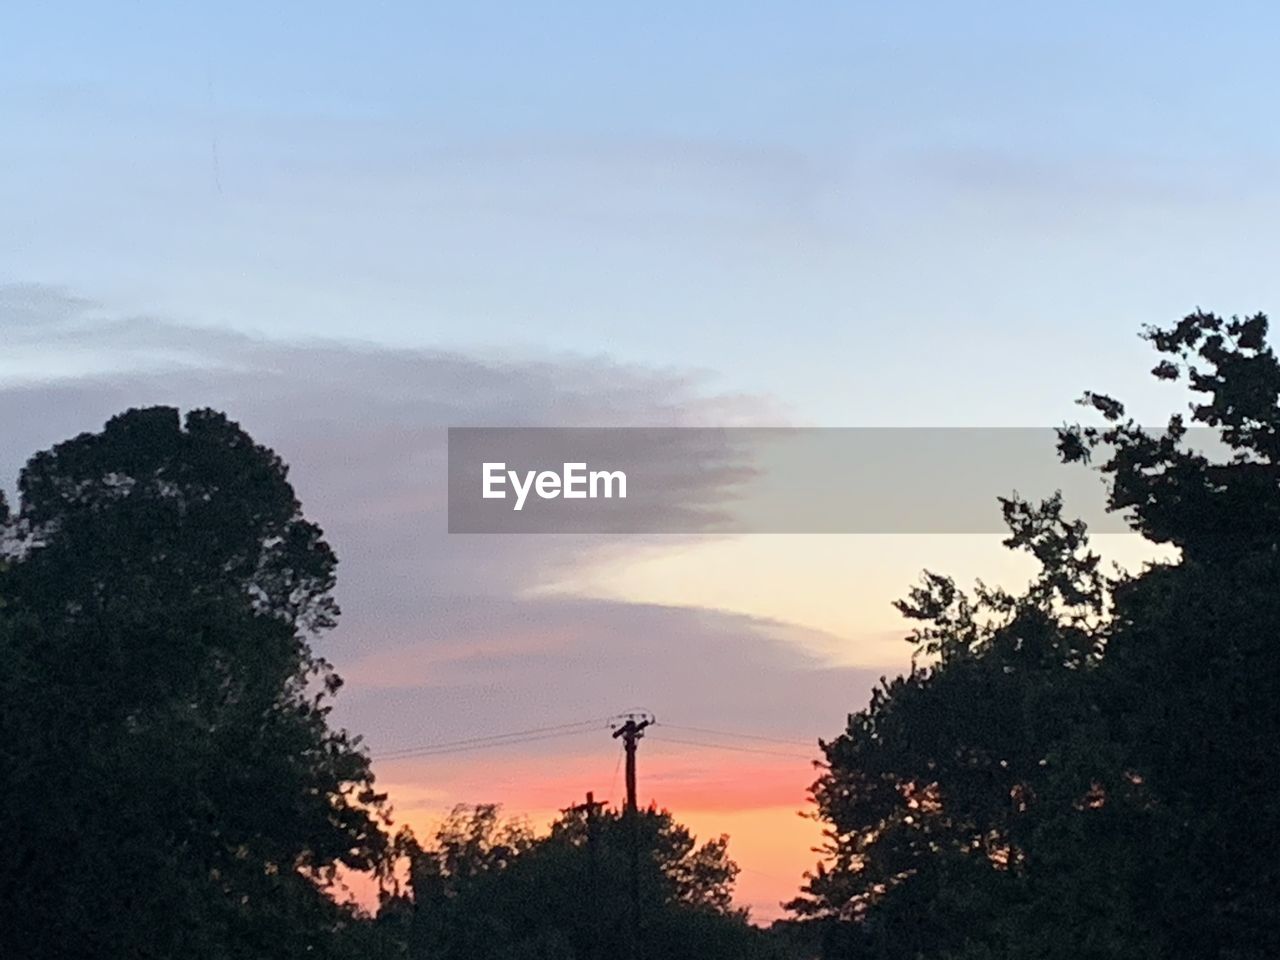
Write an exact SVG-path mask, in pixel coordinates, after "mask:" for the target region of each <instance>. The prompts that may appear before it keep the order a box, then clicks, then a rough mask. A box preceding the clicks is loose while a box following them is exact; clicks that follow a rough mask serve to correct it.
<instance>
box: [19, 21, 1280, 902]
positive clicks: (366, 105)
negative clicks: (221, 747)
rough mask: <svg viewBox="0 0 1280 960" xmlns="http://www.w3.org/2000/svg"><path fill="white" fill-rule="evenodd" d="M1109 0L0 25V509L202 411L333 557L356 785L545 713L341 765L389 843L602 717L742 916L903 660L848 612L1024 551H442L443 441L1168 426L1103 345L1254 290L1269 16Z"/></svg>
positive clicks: (986, 547) (627, 547) (987, 541)
mask: <svg viewBox="0 0 1280 960" xmlns="http://www.w3.org/2000/svg"><path fill="white" fill-rule="evenodd" d="M1117 6H1118V5H1115V4H1083V5H1082V4H1072V5H1060V7H1059V8H1057V9H1056V10H1050V9H1047V8H1044V7H1035V8H1034V12H1033V8H1032V6H1031V5H1026V4H1015V3H1005V4H996V3H987V4H981V3H980V4H966V5H963V6H959V5H955V4H935V5H931V4H907V5H895V6H893V7H892V8H890V7H889V6H887V5H884V4H865V3H852V4H850V3H839V4H836V3H832V4H823V3H817V4H747V5H743V4H728V3H705V4H697V5H689V4H657V5H654V4H647V5H644V6H626V7H624V6H620V5H614V6H610V5H601V4H598V3H597V4H568V3H554V4H538V5H516V4H511V5H506V6H502V5H493V4H484V3H475V4H457V5H441V4H421V3H394V2H389V3H381V4H370V5H363V6H360V7H358V8H357V7H356V6H353V5H351V4H343V5H336V4H332V5H331V4H317V3H307V4H296V5H291V6H278V5H273V6H272V7H271V8H270V9H268V8H266V7H264V5H261V4H249V3H226V2H220V3H207V4H203V5H195V4H193V5H173V4H159V3H130V4H109V5H104V4H63V3H49V4H41V5H39V6H38V7H37V6H36V5H31V9H30V10H29V11H28V12H26V13H25V14H24V15H23V17H22V27H21V29H16V30H15V29H3V30H0V125H2V126H0V129H3V130H4V132H5V135H4V149H3V151H0V170H3V173H4V175H3V176H0V285H2V286H0V345H2V348H0V470H2V473H0V477H2V478H3V479H2V480H0V482H2V483H3V484H4V486H5V488H6V489H10V490H11V489H12V487H13V482H14V480H15V479H16V475H17V471H18V469H19V467H20V466H21V463H22V461H23V460H24V459H25V457H26V456H28V455H29V454H30V453H32V452H34V451H35V450H36V449H39V448H42V447H45V446H48V445H49V444H51V443H53V442H56V441H58V440H60V439H64V438H66V437H69V436H71V435H73V434H75V433H77V432H79V431H82V430H88V429H96V428H98V427H100V426H101V424H102V422H103V421H104V420H105V419H106V418H107V417H108V416H110V415H111V414H112V413H114V412H117V411H119V410H121V409H123V408H125V407H127V406H131V405H139V404H145V403H169V404H176V405H180V406H183V407H189V406H193V405H211V406H215V407H218V408H221V409H225V410H226V411H227V412H228V413H230V414H231V415H232V416H233V417H235V418H236V419H238V420H239V421H240V422H241V423H242V424H243V425H244V426H245V428H246V429H247V430H249V432H250V433H252V434H253V435H254V436H255V437H256V438H257V439H259V440H260V441H262V442H264V443H267V444H269V445H271V446H273V447H275V448H276V449H277V450H278V451H279V452H280V453H281V454H282V456H284V458H285V459H286V460H287V461H288V462H289V463H290V464H291V465H292V473H291V478H292V480H293V482H294V484H295V486H296V487H297V490H298V492H299V494H300V496H301V498H302V501H303V504H304V507H305V509H306V512H307V514H308V516H310V517H311V518H313V519H315V520H316V521H318V522H319V523H320V524H321V525H322V526H323V527H324V528H325V530H326V532H327V534H328V535H329V538H330V540H331V541H332V543H333V544H334V546H335V548H336V549H337V551H338V554H339V556H340V558H341V568H340V584H339V599H340V601H341V603H342V605H343V608H344V617H343V621H342V624H341V626H340V627H339V628H338V630H337V631H335V633H334V634H333V635H332V636H330V637H328V638H326V639H325V640H324V641H323V650H324V652H325V653H326V655H328V656H330V657H331V659H332V660H333V661H334V662H335V663H336V664H337V666H338V668H339V671H340V672H341V673H342V674H343V675H344V676H345V677H346V679H347V681H348V685H347V687H346V688H345V689H344V691H343V694H342V696H341V698H340V704H341V705H340V708H339V711H338V719H339V720H340V721H341V722H342V723H343V724H345V725H347V726H348V727H350V728H351V729H353V730H356V731H359V732H362V733H363V734H365V735H366V738H367V742H368V744H369V747H370V749H371V751H372V752H373V754H374V755H375V757H385V755H386V754H387V753H391V752H394V751H398V750H402V749H404V750H407V749H408V748H415V747H424V748H425V747H429V746H430V745H438V744H449V743H455V742H456V741H459V740H471V739H474V738H481V737H487V736H491V735H498V734H505V733H510V732H513V731H523V730H531V729H540V728H544V727H550V726H554V727H559V726H561V725H566V724H580V726H578V727H575V728H574V729H573V730H572V731H568V732H569V733H570V734H571V735H566V736H556V737H548V738H545V739H537V740H531V741H529V742H524V743H520V744H517V745H514V746H506V747H492V746H485V747H483V748H479V747H477V746H475V745H472V746H471V747H470V748H468V749H462V748H458V749H456V750H452V751H451V752H441V751H439V750H437V751H436V752H435V754H434V755H423V756H416V757H410V758H408V759H400V760H393V759H385V758H384V759H379V760H378V761H377V764H376V769H377V770H378V773H379V777H380V780H381V781H382V782H384V783H385V784H386V785H387V786H388V787H389V788H390V789H391V791H392V796H393V799H394V800H395V802H396V806H397V809H398V810H399V812H400V814H401V815H402V816H403V817H404V818H405V819H406V820H408V821H409V822H412V823H417V824H422V825H425V824H429V823H430V822H431V821H432V820H433V819H434V818H436V817H438V816H439V815H440V814H442V813H443V812H444V811H446V810H447V809H448V808H449V807H450V806H451V805H453V804H454V803H460V802H469V803H475V802H486V801H496V802H501V803H503V804H504V806H505V808H506V809H507V811H508V812H510V813H512V814H527V815H529V816H530V817H532V818H533V819H534V820H535V822H540V821H543V820H545V819H546V818H547V817H549V816H551V815H552V814H553V813H554V811H555V810H556V809H558V808H560V807H564V806H567V805H568V804H570V803H573V802H577V801H580V800H581V799H582V796H583V794H585V792H586V791H588V790H593V791H594V792H595V793H596V795H597V797H606V798H609V799H611V800H614V801H616V800H617V799H618V798H619V796H620V789H621V778H620V776H619V774H618V772H617V767H618V763H617V761H618V744H617V742H616V741H614V740H612V739H611V738H610V736H609V732H608V728H607V724H606V722H605V721H606V718H608V717H609V716H611V715H613V714H616V713H618V712H620V711H623V710H627V709H630V708H633V707H639V708H645V709H648V710H651V711H653V712H654V713H655V714H657V716H658V719H659V721H660V724H659V726H657V727H655V728H654V729H653V731H652V735H651V736H650V737H648V738H646V740H645V741H644V743H643V745H642V747H641V762H640V771H641V777H640V782H641V799H642V800H643V801H646V802H647V801H649V800H653V801H656V802H657V803H659V804H660V805H662V806H666V807H669V808H670V809H671V810H672V811H673V812H674V813H675V814H676V815H677V817H678V818H679V819H681V820H683V821H684V822H686V823H688V824H689V825H690V826H692V827H693V828H694V829H695V830H696V831H697V832H698V833H699V834H701V835H704V836H710V835H715V834H718V833H720V832H727V833H729V834H730V835H731V838H732V839H731V844H730V851H731V853H732V854H733V855H734V856H735V857H736V858H737V859H738V860H739V861H740V863H741V865H742V867H743V873H742V875H741V877H740V882H739V893H740V901H741V902H742V903H743V904H745V905H750V906H751V907H752V909H753V914H754V915H755V916H757V917H760V918H762V919H764V918H769V917H772V916H775V915H777V913H778V910H777V904H778V901H780V900H782V899H786V898H788V897H790V896H792V895H794V893H795V891H796V889H797V887H798V885H799V882H800V874H801V872H802V871H803V870H804V869H806V868H807V867H809V866H811V865H812V863H813V862H814V855H813V854H811V853H810V852H809V850H808V848H809V847H810V846H811V845H812V844H813V843H814V842H815V841H816V839H817V836H816V828H815V826H814V825H813V824H812V823H810V822H808V821H805V820H803V819H801V818H800V817H799V816H798V815H797V812H798V811H802V810H804V809H805V788H806V786H807V785H808V783H809V782H810V781H811V780H812V778H813V770H812V767H811V765H810V761H811V759H812V758H813V757H815V756H816V753H817V751H816V741H817V739H818V738H819V737H828V738H829V737H833V736H835V735H836V734H837V733H839V731H840V729H841V727H842V724H843V722H844V717H845V715H846V714H847V713H849V712H851V711H854V710H857V709H859V708H860V707H861V706H862V705H863V704H864V703H865V701H866V698H867V693H868V690H869V689H870V686H871V684H872V683H873V682H874V681H875V680H876V678H877V677H879V676H881V675H882V674H884V673H886V672H895V671H898V670H901V669H903V668H904V667H905V666H906V664H907V662H908V658H909V655H910V649H909V647H908V646H907V645H906V644H904V643H903V642H902V639H901V637H902V635H903V633H904V625H903V624H902V623H901V621H900V620H899V619H898V617H897V615H896V614H895V613H894V611H893V610H892V608H891V607H890V601H891V600H892V599H893V598H895V597H898V596H901V595H902V594H903V593H904V592H905V590H906V588H907V587H908V586H909V585H910V584H911V583H912V582H913V581H914V579H915V578H916V576H917V574H918V572H919V570H920V569H921V568H922V567H926V566H927V567H930V568H932V569H937V570H940V571H944V572H953V573H955V574H957V575H958V576H960V577H961V578H962V579H966V580H967V579H970V578H972V577H974V576H983V577H986V578H988V579H992V580H997V581H1000V580H1003V581H1005V582H1008V583H1010V584H1011V585H1015V584H1016V583H1017V581H1018V580H1019V578H1021V577H1024V576H1025V575H1026V572H1027V567H1026V566H1025V565H1024V564H1023V563H1022V561H1020V560H1018V559H1017V558H1010V557H1007V556H1005V555H1004V553H1003V551H1002V550H1001V548H1000V546H999V538H998V537H995V536H950V537H945V536H926V535H917V536H898V537H888V536H877V537H872V536H859V537H854V536H825V537H824V536H810V537H801V536H756V537H741V538H736V539H724V538H716V539H712V538H701V539H699V538H681V539H674V538H666V539H663V538H656V537H655V538H641V537H636V536H630V537H614V538H606V537H596V538H589V539H588V538H569V537H547V536H527V537H464V536H450V535H448V534H447V533H446V532H445V523H444V498H445V490H444V485H443V478H444V452H445V450H444V441H445V428H446V427H448V426H459V425H503V426H507V425H547V426H574V425H600V426H612V425H664V426H669V425H726V424H732V425H742V424H805V425H818V426H872V425H874V426H902V425H931V426H1013V425H1026V426H1053V425H1057V424H1059V423H1061V422H1063V421H1064V420H1069V419H1074V418H1075V416H1076V415H1077V412H1078V408H1075V407H1074V406H1073V405H1072V401H1073V400H1074V399H1075V398H1076V397H1077V396H1079V394H1080V393H1081V391H1083V390H1085V389H1089V388H1094V389H1104V390H1109V391H1113V392H1116V393H1118V394H1121V395H1123V396H1126V397H1129V398H1132V399H1133V400H1135V407H1136V410H1137V412H1138V414H1139V415H1140V416H1142V415H1144V414H1146V415H1158V414H1163V413H1165V412H1166V411H1168V410H1169V409H1171V408H1172V407H1173V406H1175V405H1176V404H1178V403H1180V402H1181V399H1182V398H1181V397H1179V396H1178V395H1177V394H1172V395H1168V394H1166V393H1162V392H1160V391H1158V390H1157V388H1156V387H1154V386H1151V385H1149V383H1148V382H1147V378H1145V377H1144V371H1145V370H1146V369H1148V368H1149V367H1150V366H1151V360H1150V358H1149V356H1148V352H1147V350H1146V348H1145V346H1144V345H1143V344H1141V343H1140V342H1139V340H1138V339H1137V337H1136V336H1135V334H1136V332H1137V330H1138V329H1139V327H1140V326H1141V325H1142V324H1145V323H1164V322H1168V321H1171V320H1174V319H1176V318H1177V317H1179V316H1181V315H1182V314H1184V313H1186V312H1188V311H1189V310H1191V309H1193V308H1194V307H1196V306H1197V305H1199V306H1203V307H1205V308H1207V309H1215V310H1217V311H1219V312H1223V313H1231V312H1245V311H1254V310H1257V309H1266V308H1268V307H1271V308H1275V307H1276V304H1277V303H1280V296H1278V295H1277V294H1280V289H1278V288H1280V272H1277V271H1276V270H1275V269H1274V261H1275V259H1276V253H1277V250H1276V243H1275V241H1274V239H1273V236H1274V226H1273V225H1274V223H1275V222H1276V221H1277V215H1278V214H1280V194H1278V193H1277V191H1276V189H1275V180H1274V176H1273V171H1274V169H1275V165H1276V162H1277V159H1278V157H1280V127H1277V126H1276V125H1275V124H1274V123H1271V122H1260V121H1264V120H1265V121H1269V120H1270V119H1271V114H1272V113H1273V112H1274V106H1273V103H1272V101H1273V99H1274V91H1275V89H1277V81H1278V80H1280V77H1278V76H1277V73H1278V72H1280V66H1277V61H1276V59H1275V57H1274V50H1273V44H1274V36H1275V32H1274V30H1264V29H1259V26H1258V25H1259V24H1260V23H1262V22H1264V21H1266V20H1267V19H1268V18H1271V19H1275V18H1276V17H1277V16H1278V15H1277V14H1276V13H1275V12H1274V9H1273V8H1272V7H1271V6H1270V5H1263V4H1257V5H1253V6H1254V9H1253V10H1252V13H1251V16H1250V21H1251V28H1250V29H1249V30H1248V31H1244V30H1241V29H1239V28H1238V27H1237V26H1236V25H1235V24H1234V23H1233V21H1232V18H1231V16H1230V15H1229V14H1228V13H1227V12H1225V11H1220V12H1218V13H1215V14H1214V15H1213V16H1212V17H1210V16H1209V15H1207V14H1205V13H1203V11H1204V9H1205V8H1204V6H1203V5H1194V6H1193V5H1189V4H1188V5H1170V4H1160V5H1158V6H1157V5H1154V4H1151V5H1144V4H1125V5H1123V6H1124V10H1123V11H1121V10H1119V9H1117ZM1086 8H1087V9H1086ZM1156 10H1159V11H1160V26H1159V29H1158V30H1157V29H1155V28H1154V26H1153V23H1152V17H1153V14H1154V12H1155V11H1156ZM69 23H74V24H75V25H76V28H77V29H75V30H67V29H66V26H67V24H69ZM1275 25H1276V24H1273V26H1275ZM1015 397H1016V398H1017V399H1016V402H1015V400H1014V399H1013V398H1015ZM939 477H940V482H945V465H939ZM1009 492H1010V491H1008V490H1002V489H993V490H992V491H991V495H992V497H993V498H994V497H995V496H997V495H1000V494H1007V493H1009ZM1022 492H1024V493H1028V494H1048V493H1050V492H1051V491H1049V490H1044V491H1022ZM1102 539H1103V541H1104V542H1103V544H1102V545H1103V547H1104V550H1105V552H1107V553H1108V554H1109V555H1111V556H1114V557H1115V558H1117V559H1120V560H1122V561H1124V562H1127V563H1137V562H1139V561H1140V560H1141V558H1142V557H1144V556H1146V551H1145V550H1144V549H1143V548H1142V546H1141V545H1140V544H1136V543H1133V542H1131V541H1129V540H1128V539H1127V538H1124V537H1105V538H1102ZM681 728H683V729H681ZM690 728H697V729H690ZM706 731H719V733H715V734H713V733H708V732H706ZM559 732H566V731H559ZM678 741H694V742H678Z"/></svg>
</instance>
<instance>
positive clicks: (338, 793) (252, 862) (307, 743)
mask: <svg viewBox="0 0 1280 960" xmlns="http://www.w3.org/2000/svg"><path fill="white" fill-rule="evenodd" d="M286 472H287V471H286V467H285V465H284V464H283V462H282V461H281V460H280V458H279V457H278V456H276V455H275V454H274V453H272V452H271V451H270V450H267V449H266V448H264V447H262V446H259V445H257V444H255V443H254V442H253V441H252V440H251V439H250V437H249V436H248V435H247V434H245V433H244V431H242V430H241V429H240V428H239V427H238V426H237V425H236V424H235V423H232V422H231V421H229V420H228V419H227V418H226V417H225V416H223V415H221V414H218V413H215V412H212V411H208V410H201V411H194V412H192V413H190V414H188V415H187V417H186V419H185V424H184V423H182V422H180V419H179V415H178V412H177V411H176V410H173V409H170V408H164V407H157V408H151V409H143V410H130V411H128V412H127V413H124V414H121V415H120V416H117V417H115V418H113V419H112V420H111V421H109V422H108V423H107V425H106V427H105V429H104V430H103V431H102V432H101V433H96V434H83V435H81V436H79V437H76V438H75V439H73V440H70V441H67V442H66V443H62V444H59V445H57V446H56V447H54V448H53V449H52V450H48V451H45V452H42V453H39V454H36V455H35V456H34V457H32V458H31V460H30V461H29V462H28V464H27V466H26V468H25V469H24V470H23V472H22V475H21V478H20V480H19V492H20V499H19V502H18V504H17V508H16V511H15V513H14V515H13V516H12V517H10V518H8V519H7V520H6V523H5V527H4V532H5V537H6V542H7V547H6V552H7V555H8V558H9V560H8V564H7V566H6V567H4V568H3V569H2V570H0V784H3V788H2V789H0V858H2V859H0V912H3V915H4V917H3V921H2V922H0V942H2V943H3V944H4V947H3V948H2V949H0V954H3V955H6V956H14V957H18V956H21V957H30V958H41V957H72V956H117V957H165V958H170V957H188V958H233V957H234V958H239V957H246V958H247V957H294V956H299V957H300V956H308V957H315V956H329V955H336V954H338V953H340V951H341V950H342V949H343V947H344V944H345V943H346V939H345V934H346V933H347V932H348V931H351V930H352V929H354V927H356V926H357V925H358V924H359V922H360V920H359V918H358V917H357V916H356V915H355V913H354V912H353V911H352V910H350V909H349V908H344V907H339V906H338V905H336V904H335V903H334V901H333V900H332V899H331V898H330V897H329V896H328V895H327V894H326V892H325V890H324V887H325V886H326V885H327V884H328V883H329V882H330V881H332V880H333V878H334V876H335V874H336V871H337V870H338V869H340V868H349V869H352V870H377V869H381V868H382V867H383V865H384V862H385V858H386V852H387V839H386V836H385V834H384V832H383V829H382V823H381V817H382V812H381V811H382V809H383V797H382V796H381V795H379V794H377V793H376V792H375V791H374V788H373V776H372V774H371V772H370V769H369V763H368V759H367V757H366V756H365V755H364V754H363V752H362V751H361V750H360V749H359V747H358V744H357V742H356V741H355V740H353V739H352V738H351V737H349V736H348V735H347V734H346V733H345V732H343V731H337V730H334V729H332V728H330V726H329V724H328V714H329V710H330V706H329V702H330V698H331V697H332V695H333V694H334V693H335V692H336V691H337V690H338V688H339V686H340V681H339V679H338V678H337V676H336V675H334V673H333V672H332V670H331V668H330V666H329V664H328V663H326V662H325V661H324V660H323V659H322V658H320V657H319V656H317V655H316V654H315V653H314V651H313V650H312V648H311V646H310V643H311V640H312V639H313V638H314V637H315V636H316V635H317V634H318V633H319V632H321V631H323V630H325V629H327V628H329V627H331V626H332V625H333V623H334V621H335V618H336V616H337V614H338V610H337V606H336V605H335V603H334V601H333V598H332V596H331V590H332V587H333V584H334V568H335V563H336V561H335V558H334V555H333V552H332V551H331V550H330V548H329V546H328V545H327V544H326V543H325V541H324V539H323V538H322V535H321V532H320V530H319V528H318V527H316V526H315V525H314V524H312V523H310V522H308V521H307V520H305V519H304V518H303V516H302V514H301V510H300V507H299V504H298V501H297V499H296V498H295V496H294V493H293V490H292V488H291V487H290V485H289V483H288V481H287V478H286Z"/></svg>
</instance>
